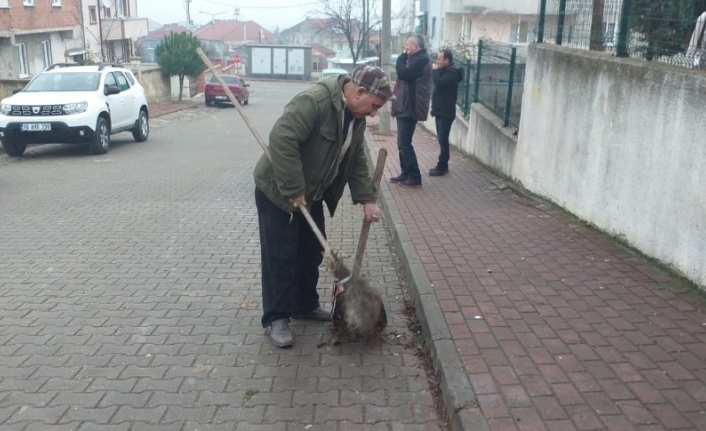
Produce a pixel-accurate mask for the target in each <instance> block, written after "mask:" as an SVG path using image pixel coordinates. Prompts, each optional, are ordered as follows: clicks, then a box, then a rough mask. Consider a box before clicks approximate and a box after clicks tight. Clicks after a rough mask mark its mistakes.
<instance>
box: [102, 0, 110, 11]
mask: <svg viewBox="0 0 706 431" xmlns="http://www.w3.org/2000/svg"><path fill="white" fill-rule="evenodd" d="M101 4H102V5H103V7H104V8H106V9H109V8H110V0H101Z"/></svg>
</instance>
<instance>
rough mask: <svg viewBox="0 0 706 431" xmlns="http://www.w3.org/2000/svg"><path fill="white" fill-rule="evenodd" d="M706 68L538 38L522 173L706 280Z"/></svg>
mask: <svg viewBox="0 0 706 431" xmlns="http://www.w3.org/2000/svg"><path fill="white" fill-rule="evenodd" d="M704 100H706V75H704V74H703V73H699V72H697V71H691V70H686V69H679V68H676V67H671V66H668V65H663V64H653V63H649V62H645V61H641V60H629V59H617V58H612V57H608V56H606V55H604V54H597V53H591V52H589V51H576V50H571V49H569V48H562V47H557V46H553V45H532V46H531V48H530V54H529V61H528V64H527V71H526V81H525V90H524V95H523V109H522V121H521V124H520V134H519V142H518V147H517V154H516V155H515V162H514V168H513V177H514V178H515V179H516V180H518V181H520V182H521V183H522V184H523V185H524V186H525V187H526V188H528V189H529V190H531V191H533V192H535V193H537V194H539V195H542V196H544V197H546V198H548V199H550V200H551V201H554V202H555V203H557V204H559V205H561V206H562V207H564V208H566V209H567V210H569V211H571V212H572V213H574V214H576V215H577V216H578V217H580V218H582V219H584V220H587V221H589V222H591V223H593V224H595V225H596V226H598V227H599V228H601V229H603V230H605V231H607V232H608V233H610V234H613V235H617V236H620V237H622V238H624V239H625V240H627V241H628V242H629V243H630V244H632V245H634V246H635V247H637V248H638V249H640V250H641V251H643V252H644V253H646V254H647V255H650V256H653V257H655V258H657V259H659V260H661V261H663V262H665V263H667V264H669V265H672V266H673V267H674V268H676V269H677V270H679V271H681V272H682V273H683V274H685V275H686V276H687V277H689V278H690V279H692V280H694V281H696V282H697V283H698V284H700V285H702V286H706V264H705V263H706V168H705V167H706V143H705V142H706V141H705V138H704V137H705V136H706V121H704V112H705V110H704Z"/></svg>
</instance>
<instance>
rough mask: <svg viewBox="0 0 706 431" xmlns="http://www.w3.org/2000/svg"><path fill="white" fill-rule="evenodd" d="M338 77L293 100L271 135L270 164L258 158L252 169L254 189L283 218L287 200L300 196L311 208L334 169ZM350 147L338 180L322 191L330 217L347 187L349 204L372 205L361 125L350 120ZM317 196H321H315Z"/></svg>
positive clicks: (338, 139)
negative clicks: (349, 197)
mask: <svg viewBox="0 0 706 431" xmlns="http://www.w3.org/2000/svg"><path fill="white" fill-rule="evenodd" d="M348 81H349V79H348V78H346V77H343V76H336V77H331V78H324V79H321V80H320V81H319V82H318V83H316V85H313V86H312V87H311V88H309V89H307V90H305V91H304V92H302V93H300V94H298V95H297V96H295V97H294V98H293V99H292V100H291V101H290V102H289V103H288V104H287V106H286V107H285V108H284V112H283V114H282V116H281V117H280V118H279V119H278V120H277V122H276V123H275V125H274V126H273V128H272V131H271V132H270V142H269V148H270V154H271V156H272V162H270V160H268V159H267V157H266V156H265V155H264V154H263V155H262V157H260V161H259V162H258V163H257V166H256V167H255V172H254V174H253V176H254V177H255V185H256V186H257V188H258V189H259V190H260V191H261V192H263V193H264V194H265V196H267V197H268V198H269V199H270V201H272V202H273V203H274V204H275V205H277V206H278V207H280V208H281V209H283V210H284V211H287V212H293V211H294V207H292V205H291V204H290V203H289V199H293V198H296V197H299V196H301V195H303V194H305V196H306V200H307V202H312V200H313V199H314V197H315V196H316V194H317V191H318V190H319V188H320V187H322V186H323V182H324V181H325V178H326V176H327V175H328V176H330V175H332V174H333V172H334V170H335V169H336V167H335V166H334V165H335V163H334V162H335V160H336V159H337V157H338V155H339V154H340V152H341V147H342V146H343V140H344V136H343V109H344V108H343V94H342V93H343V85H344V84H345V83H346V82H348ZM350 127H352V128H353V138H352V141H351V145H350V147H349V148H348V151H346V155H345V157H344V158H343V160H342V161H341V164H340V167H339V168H338V175H337V176H336V177H335V179H334V180H333V183H332V184H331V185H329V186H328V187H327V188H326V189H325V190H324V191H323V196H322V198H323V200H324V202H326V205H327V206H328V208H329V211H330V213H331V215H333V213H334V212H335V210H336V206H337V205H338V201H339V200H340V199H341V196H342V195H343V191H344V189H345V186H346V184H348V186H349V188H350V191H351V197H352V198H353V202H354V203H356V204H364V203H370V202H374V196H375V193H374V192H375V191H374V189H373V184H372V177H371V175H370V171H369V170H368V160H367V157H366V154H365V142H364V133H365V120H364V119H363V120H357V119H354V120H353V121H352V122H351V124H350ZM319 194H320V193H319Z"/></svg>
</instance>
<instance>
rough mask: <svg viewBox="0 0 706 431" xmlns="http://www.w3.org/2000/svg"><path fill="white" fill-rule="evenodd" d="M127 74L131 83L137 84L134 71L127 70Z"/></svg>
mask: <svg viewBox="0 0 706 431" xmlns="http://www.w3.org/2000/svg"><path fill="white" fill-rule="evenodd" d="M125 76H127V80H128V81H130V85H135V77H134V76H133V75H132V72H125Z"/></svg>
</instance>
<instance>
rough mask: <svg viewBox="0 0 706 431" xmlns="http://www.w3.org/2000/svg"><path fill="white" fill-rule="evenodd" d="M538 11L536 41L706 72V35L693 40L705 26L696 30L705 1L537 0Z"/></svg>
mask: <svg viewBox="0 0 706 431" xmlns="http://www.w3.org/2000/svg"><path fill="white" fill-rule="evenodd" d="M539 9H540V10H539V12H540V17H539V22H538V28H537V42H540V43H542V42H544V43H556V44H559V45H565V46H569V47H572V48H580V49H590V50H594V51H604V52H609V53H612V54H614V55H616V56H617V57H631V58H640V59H644V60H648V61H658V62H663V63H669V64H674V65H677V66H682V67H688V68H699V69H706V34H704V33H706V32H701V33H699V32H697V33H698V34H696V35H695V36H693V37H692V35H693V33H694V28H698V29H702V28H704V27H706V26H698V25H697V19H698V18H699V16H700V15H701V14H702V13H704V12H706V0H540V8H539ZM705 17H706V15H705ZM699 41H701V43H700V44H699ZM702 58H703V60H702Z"/></svg>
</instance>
